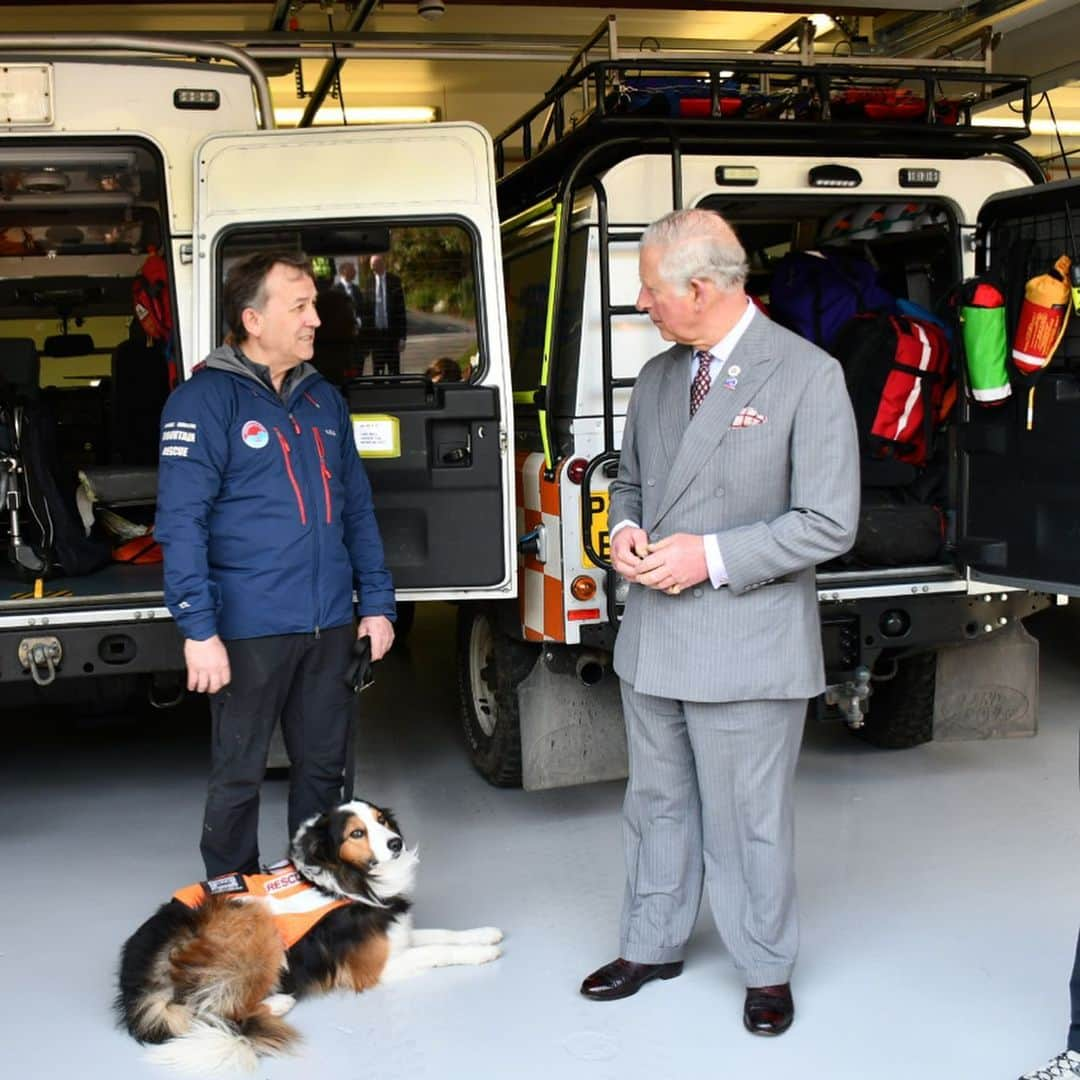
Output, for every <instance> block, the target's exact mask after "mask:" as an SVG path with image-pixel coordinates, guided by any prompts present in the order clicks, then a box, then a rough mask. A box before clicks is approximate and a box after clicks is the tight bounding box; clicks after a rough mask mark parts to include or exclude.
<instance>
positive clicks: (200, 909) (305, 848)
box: [116, 801, 502, 1073]
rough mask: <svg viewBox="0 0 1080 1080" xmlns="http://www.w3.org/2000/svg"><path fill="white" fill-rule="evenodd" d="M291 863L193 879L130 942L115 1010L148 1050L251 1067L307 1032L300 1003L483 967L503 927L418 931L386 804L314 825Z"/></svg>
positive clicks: (304, 829) (409, 877)
mask: <svg viewBox="0 0 1080 1080" xmlns="http://www.w3.org/2000/svg"><path fill="white" fill-rule="evenodd" d="M289 856H290V861H289V862H284V863H280V864H278V865H277V866H274V867H270V868H269V870H268V871H267V872H266V873H264V874H253V875H250V876H243V875H240V874H227V875H225V876H224V877H219V878H214V879H212V880H210V881H205V882H200V883H198V884H196V885H189V886H187V887H186V888H183V889H180V890H179V891H178V892H176V893H175V894H174V896H173V898H172V899H171V900H170V901H169V902H168V903H167V904H163V905H162V906H161V907H160V908H158V910H157V912H156V913H155V914H154V915H152V916H151V917H150V918H149V919H147V921H146V922H145V923H143V925H142V926H140V927H139V929H138V930H136V931H135V933H134V934H133V935H132V936H131V937H130V938H129V939H128V941H127V943H126V944H125V945H124V950H123V953H122V955H121V958H120V978H119V993H118V994H117V999H116V1007H117V1010H118V1011H119V1013H120V1015H121V1018H122V1022H123V1024H124V1025H125V1026H126V1027H127V1030H128V1031H129V1032H130V1033H131V1035H133V1036H134V1037H135V1038H136V1039H138V1040H139V1042H142V1043H154V1044H157V1045H155V1046H153V1047H152V1049H151V1050H150V1051H149V1052H148V1055H147V1056H148V1057H149V1058H150V1059H151V1060H153V1061H156V1062H158V1063H159V1064H163V1065H172V1066H175V1067H177V1068H181V1069H184V1070H186V1071H192V1072H202V1073H211V1072H215V1071H218V1070H222V1069H248V1070H251V1069H254V1068H255V1066H256V1063H257V1060H258V1055H260V1054H275V1053H281V1052H283V1051H285V1050H287V1049H288V1048H289V1047H290V1046H291V1045H292V1044H293V1043H294V1042H296V1040H297V1039H298V1038H299V1036H298V1034H297V1032H296V1030H295V1029H294V1028H293V1027H292V1026H291V1025H289V1024H288V1023H286V1022H285V1021H284V1020H282V1019H281V1017H282V1016H283V1015H284V1014H285V1013H286V1012H288V1011H289V1009H291V1008H292V1006H293V1005H294V1004H295V1003H296V1000H297V998H300V997H303V996H305V995H307V994H313V993H320V992H326V991H329V990H355V991H358V992H359V991H361V990H366V989H368V988H370V987H372V986H375V984H376V983H379V982H388V981H390V980H394V979H399V978H404V977H407V976H409V975H414V974H416V973H417V972H419V971H424V970H426V969H427V968H433V967H442V966H444V965H447V964H486V963H488V962H489V961H491V960H494V959H495V958H496V957H498V956H499V953H500V949H499V947H498V942H500V941H501V940H502V932H501V931H499V930H497V929H495V928H494V927H481V928H480V929H477V930H414V929H413V928H412V919H411V917H410V915H409V908H410V906H411V899H410V898H411V896H412V891H413V885H414V881H415V877H416V868H417V863H418V859H417V855H416V851H415V849H413V850H410V849H408V848H406V847H405V845H404V842H403V840H402V837H401V830H400V829H399V828H398V826H397V822H396V821H395V820H394V818H393V817H392V816H391V814H390V812H389V811H388V810H384V809H380V808H379V807H377V806H374V805H373V804H371V803H367V802H360V801H353V802H348V803H345V804H344V805H342V806H339V807H337V808H336V809H334V810H330V811H328V812H327V813H325V814H320V815H318V816H317V817H313V818H311V819H310V820H308V821H306V822H304V824H303V825H301V826H300V828H299V829H298V830H297V832H296V836H295V837H294V838H293V841H292V844H291V846H290V849H289Z"/></svg>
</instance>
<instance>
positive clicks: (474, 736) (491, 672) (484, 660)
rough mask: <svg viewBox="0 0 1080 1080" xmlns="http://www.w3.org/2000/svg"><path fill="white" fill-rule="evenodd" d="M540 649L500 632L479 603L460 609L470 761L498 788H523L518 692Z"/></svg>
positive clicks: (464, 721)
mask: <svg viewBox="0 0 1080 1080" xmlns="http://www.w3.org/2000/svg"><path fill="white" fill-rule="evenodd" d="M539 655H540V650H539V647H538V646H536V645H531V644H529V643H527V642H522V641H515V640H514V639H513V638H511V637H509V636H508V635H507V634H505V633H504V632H503V631H502V630H500V629H499V627H498V623H497V620H496V618H495V612H494V610H493V609H492V608H491V607H488V606H484V605H480V604H463V605H462V606H461V607H460V608H459V609H458V664H457V672H458V696H459V699H460V704H461V723H462V727H463V729H464V731H465V742H466V745H467V746H468V748H469V757H470V758H471V759H472V763H473V765H475V766H476V769H477V771H478V772H479V773H480V774H481V775H482V776H483V777H484V779H485V780H487V781H488V782H489V783H491V784H494V785H495V786H496V787H520V786H521V719H520V716H519V714H518V694H517V687H518V685H519V684H520V683H521V681H522V680H523V679H524V678H525V677H526V676H527V675H528V674H529V672H530V671H532V669H533V666H534V665H535V664H536V660H537V657H538V656H539Z"/></svg>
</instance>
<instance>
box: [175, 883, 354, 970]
mask: <svg viewBox="0 0 1080 1080" xmlns="http://www.w3.org/2000/svg"><path fill="white" fill-rule="evenodd" d="M208 896H232V897H235V898H236V899H237V900H248V901H251V902H252V903H259V904H263V905H265V907H267V908H268V909H269V911H270V914H271V915H272V916H273V917H274V925H275V926H276V927H277V932H278V934H279V935H280V936H281V940H282V942H283V944H284V945H285V948H286V949H290V948H292V946H293V945H295V944H296V943H297V942H298V941H299V940H300V939H301V938H302V937H303V936H304V935H305V934H306V933H307V932H308V931H309V930H311V929H312V927H314V926H315V925H316V923H318V922H319V921H320V920H321V919H323V918H325V917H326V916H327V915H329V914H330V912H331V911H333V910H334V909H335V908H339V907H345V906H346V905H347V904H348V903H349V901H348V900H335V899H333V898H332V897H329V896H327V895H326V893H324V892H322V891H321V890H319V889H316V888H315V886H314V885H310V884H309V883H308V882H307V881H305V880H304V879H303V878H302V877H301V876H300V873H299V871H297V870H296V869H295V868H294V867H293V865H292V863H285V864H283V865H281V866H279V867H276V868H274V869H273V870H271V871H270V872H269V873H266V874H225V875H223V876H222V877H217V878H211V879H210V880H209V881H197V882H195V884H193V885H185V886H184V887H183V888H182V889H177V890H176V892H174V893H173V899H174V900H179V901H180V902H181V903H182V904H186V905H187V906H188V907H190V908H197V907H200V906H201V905H202V904H203V903H204V902H205V900H206V898H207V897H208Z"/></svg>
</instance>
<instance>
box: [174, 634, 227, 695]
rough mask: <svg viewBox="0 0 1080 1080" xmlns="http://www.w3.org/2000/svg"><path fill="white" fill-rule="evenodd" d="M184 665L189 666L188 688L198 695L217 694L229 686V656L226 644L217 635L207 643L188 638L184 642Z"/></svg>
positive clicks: (207, 640)
mask: <svg viewBox="0 0 1080 1080" xmlns="http://www.w3.org/2000/svg"><path fill="white" fill-rule="evenodd" d="M184 663H186V664H187V688H188V689H189V690H191V691H192V692H194V693H196V694H216V693H217V692H218V691H219V690H220V689H221V688H222V687H224V686H228V685H229V680H230V679H231V678H232V673H231V672H230V671H229V654H228V653H227V652H226V651H225V643H224V642H223V641H222V640H221V638H219V637H218V636H217V634H215V635H214V636H213V637H211V638H207V639H206V640H205V641H195V640H194V639H193V638H187V639H186V640H185V641H184Z"/></svg>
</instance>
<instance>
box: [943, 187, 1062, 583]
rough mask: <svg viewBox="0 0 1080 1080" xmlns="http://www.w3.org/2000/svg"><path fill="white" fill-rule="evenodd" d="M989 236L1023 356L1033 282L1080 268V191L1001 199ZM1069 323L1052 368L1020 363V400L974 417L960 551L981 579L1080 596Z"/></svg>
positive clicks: (989, 255)
mask: <svg viewBox="0 0 1080 1080" xmlns="http://www.w3.org/2000/svg"><path fill="white" fill-rule="evenodd" d="M977 235H978V238H979V243H980V247H979V259H978V268H979V270H980V271H983V270H987V271H989V272H990V273H992V274H995V275H997V276H999V277H1000V278H1001V279H1002V280H1003V282H1004V285H1005V292H1006V296H1007V300H1008V303H1007V311H1008V340H1009V342H1010V351H1011V347H1012V344H1013V342H1014V337H1015V334H1016V327H1017V323H1018V320H1019V318H1020V316H1021V307H1022V304H1023V302H1024V293H1025V285H1026V283H1027V282H1028V281H1030V280H1031V279H1032V278H1035V277H1037V276H1039V275H1043V274H1047V273H1048V272H1050V270H1051V268H1052V267H1053V265H1054V263H1055V262H1056V261H1057V260H1058V259H1059V257H1060V256H1061V255H1063V254H1065V255H1068V256H1069V257H1070V258H1071V259H1072V260H1073V261H1076V260H1077V259H1080V249H1078V248H1077V237H1078V235H1080V181H1073V180H1070V181H1062V182H1055V183H1051V184H1043V185H1040V186H1038V187H1034V188H1027V189H1024V190H1022V191H1013V192H1005V193H1003V194H1001V195H997V196H994V197H993V198H991V199H989V200H988V201H987V202H986V204H985V205H984V207H983V209H982V212H981V213H980V215H979V227H978V234H977ZM1067 307H1068V308H1071V307H1072V302H1071V300H1070V301H1069V303H1068V304H1067ZM1068 316H1069V322H1068V325H1067V327H1066V329H1065V334H1064V337H1063V338H1062V339H1061V342H1060V344H1059V345H1058V347H1057V349H1056V350H1055V351H1054V352H1053V354H1052V358H1051V360H1050V362H1049V364H1048V365H1046V367H1045V368H1043V369H1042V370H1041V371H1040V372H1039V373H1038V374H1037V375H1035V376H1033V377H1027V376H1024V375H1023V374H1022V373H1020V372H1019V371H1018V369H1017V367H1016V365H1015V363H1014V361H1013V360H1012V358H1011V356H1010V358H1009V359H1008V361H1007V367H1008V372H1009V376H1010V383H1011V390H1012V393H1011V395H1010V397H1009V398H1008V399H1007V400H1006V401H1005V402H1004V403H1003V404H1001V405H997V406H992V407H988V406H983V405H978V404H972V405H969V406H968V416H967V419H966V422H965V423H964V424H963V425H961V428H960V431H959V438H960V449H961V454H962V458H961V462H962V468H961V482H962V485H963V495H964V498H963V500H962V503H961V521H960V538H961V539H960V552H961V555H962V556H963V557H964V558H965V560H966V561H967V563H968V565H969V567H970V568H971V571H972V574H973V576H976V577H978V578H979V579H980V580H985V581H992V582H1000V583H1002V584H1008V585H1018V586H1022V587H1025V588H1031V589H1036V590H1040V591H1048V592H1057V593H1069V594H1073V595H1080V312H1078V311H1075V310H1069V311H1068Z"/></svg>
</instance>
